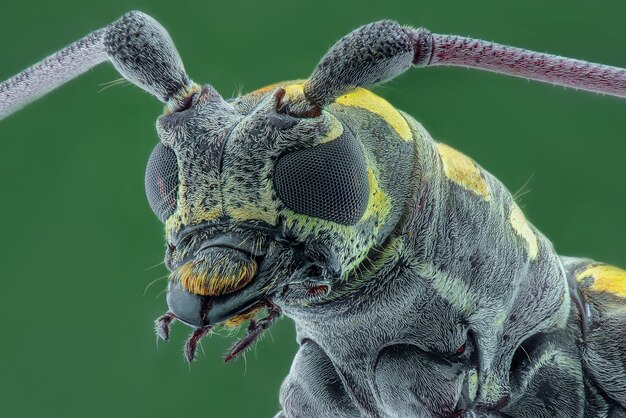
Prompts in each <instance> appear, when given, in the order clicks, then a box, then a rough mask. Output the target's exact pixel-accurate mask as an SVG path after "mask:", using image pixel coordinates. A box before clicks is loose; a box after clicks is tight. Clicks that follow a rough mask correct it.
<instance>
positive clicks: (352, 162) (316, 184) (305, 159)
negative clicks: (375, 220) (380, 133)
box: [274, 127, 370, 225]
mask: <svg viewBox="0 0 626 418" xmlns="http://www.w3.org/2000/svg"><path fill="white" fill-rule="evenodd" d="M274 187H275V189H276V194H277V196H278V197H279V198H280V200H281V201H282V202H283V204H284V205H285V206H286V207H288V208H289V209H291V210H293V211H294V212H296V213H299V214H303V215H307V216H311V217H315V218H320V219H325V220H328V221H332V222H336V223H339V224H343V225H354V224H356V223H357V222H359V220H360V219H361V217H362V216H363V214H364V213H365V210H366V209H367V203H368V200H369V194H370V190H369V179H368V175H367V166H366V163H365V156H364V154H363V150H362V149H361V146H360V144H359V142H358V141H357V140H356V138H355V137H354V135H352V133H351V132H350V131H349V130H348V129H347V127H346V128H344V130H343V134H341V136H340V137H338V138H337V139H335V140H333V141H331V142H328V143H325V144H320V145H315V146H313V147H310V148H305V149H301V150H296V151H293V152H289V153H287V154H285V155H283V156H282V157H280V158H279V159H278V161H277V162H276V167H275V173H274Z"/></svg>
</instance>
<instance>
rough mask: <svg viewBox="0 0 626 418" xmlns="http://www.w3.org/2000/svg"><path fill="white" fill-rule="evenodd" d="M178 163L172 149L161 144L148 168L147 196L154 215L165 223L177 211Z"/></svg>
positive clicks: (152, 155) (153, 153)
mask: <svg viewBox="0 0 626 418" xmlns="http://www.w3.org/2000/svg"><path fill="white" fill-rule="evenodd" d="M177 192H178V161H177V160H176V154H175V153H174V151H172V150H171V149H170V148H168V147H166V146H165V145H163V144H161V143H159V144H157V146H156V147H154V150H153V151H152V154H150V158H149V159H148V166H147V167H146V196H147V197H148V203H149V204H150V207H151V208H152V211H153V212H154V214H155V215H156V216H157V217H158V218H159V219H160V220H161V222H165V220H166V219H167V218H169V217H170V216H171V215H172V214H173V213H174V212H175V211H176V195H177Z"/></svg>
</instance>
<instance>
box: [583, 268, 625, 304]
mask: <svg viewBox="0 0 626 418" xmlns="http://www.w3.org/2000/svg"><path fill="white" fill-rule="evenodd" d="M586 277H591V278H593V283H592V284H591V286H590V289H591V290H592V291H594V292H607V293H612V294H614V295H616V296H619V297H622V298H626V271H624V270H622V269H620V268H618V267H615V266H609V265H606V264H600V265H593V266H591V267H588V268H587V269H586V270H585V271H583V272H582V273H580V274H578V275H577V276H576V280H577V281H578V282H581V281H583V279H585V278H586Z"/></svg>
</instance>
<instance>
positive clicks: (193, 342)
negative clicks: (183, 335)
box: [185, 326, 213, 363]
mask: <svg viewBox="0 0 626 418" xmlns="http://www.w3.org/2000/svg"><path fill="white" fill-rule="evenodd" d="M212 328H213V327H211V326H207V327H203V328H196V329H195V330H194V332H193V333H192V334H191V336H190V337H189V339H188V340H187V342H186V343H185V359H187V361H188V362H189V363H191V362H192V361H193V359H194V358H195V357H196V348H197V347H198V343H199V342H200V340H201V339H203V338H204V337H206V335H207V334H208V333H209V331H211V329H212Z"/></svg>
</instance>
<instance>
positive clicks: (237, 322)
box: [222, 308, 261, 328]
mask: <svg viewBox="0 0 626 418" xmlns="http://www.w3.org/2000/svg"><path fill="white" fill-rule="evenodd" d="M260 311H261V308H254V309H252V310H250V311H248V312H244V313H242V314H239V315H237V316H233V317H232V318H230V319H227V320H226V321H224V322H223V323H222V325H223V326H225V327H228V328H237V327H239V326H241V325H243V323H244V322H246V321H249V320H251V319H252V318H254V317H255V316H256V315H257V314H258V313H259V312H260Z"/></svg>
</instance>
